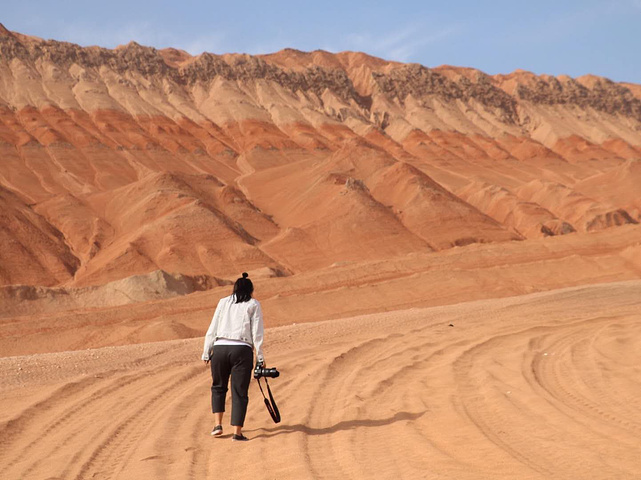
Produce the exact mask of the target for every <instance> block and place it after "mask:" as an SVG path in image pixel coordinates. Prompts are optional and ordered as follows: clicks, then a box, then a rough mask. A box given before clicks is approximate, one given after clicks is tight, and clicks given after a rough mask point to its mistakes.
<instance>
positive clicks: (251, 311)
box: [202, 295, 265, 362]
mask: <svg viewBox="0 0 641 480" xmlns="http://www.w3.org/2000/svg"><path fill="white" fill-rule="evenodd" d="M263 332H264V329H263V312H262V310H261V309H260V303H259V302H258V300H256V299H254V298H252V299H251V300H249V301H248V302H242V303H236V297H235V296H234V295H230V296H228V297H225V298H221V299H220V301H219V302H218V306H217V307H216V312H215V313H214V317H213V318H212V319H211V324H210V325H209V329H208V330H207V334H206V335H205V345H204V348H203V356H202V359H203V360H209V359H210V358H211V351H212V348H213V346H214V342H215V341H216V339H217V338H227V339H229V340H239V341H241V342H245V343H247V344H249V345H252V346H253V347H254V348H255V349H256V359H257V360H258V361H259V362H263V361H264V360H265V359H264V357H263Z"/></svg>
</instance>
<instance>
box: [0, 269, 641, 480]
mask: <svg viewBox="0 0 641 480" xmlns="http://www.w3.org/2000/svg"><path fill="white" fill-rule="evenodd" d="M639 312H641V282H640V281H629V282H622V283H611V284H600V285H592V286H587V287H574V288H569V289H563V290H556V291H553V292H547V293H536V294H531V295H523V296H517V297H509V298H504V299H491V300H482V301H477V302H468V303H462V304H456V305H451V306H443V307H432V308H428V309H411V310H403V311H395V312H390V313H384V314H374V315H369V316H360V317H354V318H346V319H340V320H332V321H325V322H318V323H310V324H302V325H301V324H297V325H291V326H284V327H278V328H271V329H268V330H267V333H266V339H267V340H266V349H265V351H266V358H267V361H268V363H269V365H272V366H276V367H278V368H279V370H280V371H281V372H282V375H281V376H280V377H279V378H277V379H274V380H272V381H271V382H270V384H271V385H272V387H273V390H274V394H275V397H276V399H277V401H278V405H279V407H280V409H281V412H282V416H283V420H282V422H281V423H280V424H278V425H276V424H274V423H272V421H271V419H270V418H269V416H268V413H267V411H266V410H265V409H264V405H263V404H262V398H261V397H260V393H259V391H258V389H257V388H256V385H255V384H252V386H251V389H250V398H251V400H250V406H249V412H248V417H247V421H246V425H245V427H246V428H245V430H244V431H245V433H246V435H247V436H248V437H249V438H250V441H249V442H247V443H242V444H240V443H233V442H231V441H230V437H229V431H230V428H229V427H228V425H227V422H225V429H226V433H225V436H224V437H223V438H213V437H211V436H210V435H209V431H210V430H211V428H212V427H213V423H212V421H213V419H212V415H211V414H210V413H209V386H210V376H209V372H208V368H207V367H206V366H205V365H204V364H203V363H202V362H201V361H200V360H199V355H200V349H201V348H202V340H201V339H192V340H178V341H169V342H160V343H151V344H145V345H136V346H123V347H107V348H101V349H95V350H87V351H78V352H64V353H52V354H43V355H31V356H21V357H8V358H4V359H0V372H1V378H2V393H1V394H0V407H1V408H0V411H1V412H2V414H1V415H2V417H1V420H2V423H1V427H0V430H1V433H2V443H1V444H0V445H1V450H0V465H1V467H0V471H1V475H2V478H7V479H18V478H19V479H25V480H26V479H43V478H49V479H54V478H61V479H62V478H64V479H75V478H78V479H80V478H95V479H107V478H109V479H118V478H121V479H131V478H155V479H162V478H171V479H197V478H238V477H239V476H240V477H246V478H247V477H251V478H259V479H263V478H264V479H306V478H309V479H318V478H328V479H334V478H336V479H342V478H350V479H366V478H408V479H409V478H453V479H454V478H455V479H465V478H470V479H479V478H488V479H490V478H491V479H501V478H505V479H508V478H509V479H512V478H523V479H544V478H545V479H547V478H566V479H571V478H585V479H587V478H600V479H603V478H619V479H624V478H626V479H632V478H638V477H639V476H640V475H641V464H640V463H639V462H638V437H639V433H640V429H641V414H640V413H639V412H640V411H641V409H640V408H639V407H640V406H641V405H639V398H641V385H640V384H639V382H638V376H639V373H640V372H639V364H640V361H641V358H640V357H639V352H640V351H641V350H640V347H641V345H640V344H639V338H641V335H640V333H641V332H640V330H641V314H640V313H639ZM18 399H19V401H18Z"/></svg>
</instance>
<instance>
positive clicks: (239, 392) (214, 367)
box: [211, 345, 254, 427]
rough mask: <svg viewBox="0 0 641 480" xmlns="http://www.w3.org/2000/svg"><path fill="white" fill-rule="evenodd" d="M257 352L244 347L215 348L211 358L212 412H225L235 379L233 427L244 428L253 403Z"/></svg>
mask: <svg viewBox="0 0 641 480" xmlns="http://www.w3.org/2000/svg"><path fill="white" fill-rule="evenodd" d="M253 362H254V351H253V349H252V348H250V347H246V346H244V345H214V352H213V355H212V358H211V378H212V385H211V411H212V412H213V413H218V412H224V411H225V396H226V395H227V389H228V385H229V377H230V375H231V424H232V425H233V426H236V427H242V426H243V425H244V423H245V415H246V414H247V404H248V403H249V396H248V394H247V392H248V390H249V383H250V382H251V377H252V368H253Z"/></svg>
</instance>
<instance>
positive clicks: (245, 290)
mask: <svg viewBox="0 0 641 480" xmlns="http://www.w3.org/2000/svg"><path fill="white" fill-rule="evenodd" d="M247 277H249V275H248V274H247V272H243V276H242V278H239V279H238V280H236V283H234V295H235V296H236V303H242V302H249V301H250V300H251V298H252V293H254V284H253V283H252V281H251V280H250V279H249V278H247Z"/></svg>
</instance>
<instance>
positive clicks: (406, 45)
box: [342, 25, 462, 62]
mask: <svg viewBox="0 0 641 480" xmlns="http://www.w3.org/2000/svg"><path fill="white" fill-rule="evenodd" d="M461 30H462V28H461V26H460V25H446V26H443V27H439V28H434V27H431V26H427V25H408V26H406V27H405V28H403V29H399V30H394V31H391V32H386V33H383V34H382V35H374V34H372V33H369V32H368V33H352V34H350V35H348V36H347V37H346V39H345V42H344V43H345V45H347V49H349V50H358V51H365V52H367V53H370V54H373V55H377V56H380V57H383V58H386V59H389V60H397V61H399V62H407V61H411V60H412V59H414V58H416V56H417V54H419V53H420V52H421V50H422V49H423V48H425V47H427V46H429V45H433V44H437V43H439V42H442V41H445V40H447V39H450V38H452V37H454V36H456V35H458V34H459V33H460V32H461ZM342 50H345V48H342Z"/></svg>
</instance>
